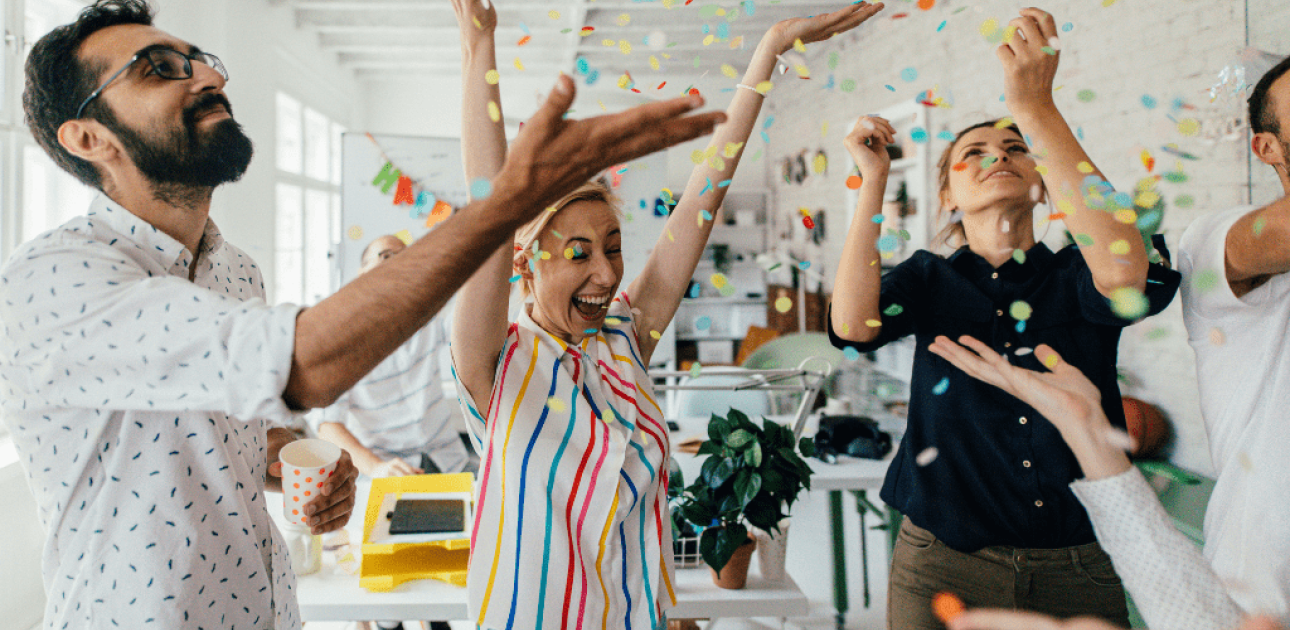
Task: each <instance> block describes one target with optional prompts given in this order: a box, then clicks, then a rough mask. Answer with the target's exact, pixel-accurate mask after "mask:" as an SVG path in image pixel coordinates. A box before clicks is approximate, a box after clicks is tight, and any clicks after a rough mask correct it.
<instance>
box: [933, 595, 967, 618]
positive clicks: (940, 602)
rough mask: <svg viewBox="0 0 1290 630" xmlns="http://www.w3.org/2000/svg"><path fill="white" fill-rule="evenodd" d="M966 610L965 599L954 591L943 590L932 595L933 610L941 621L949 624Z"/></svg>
mask: <svg viewBox="0 0 1290 630" xmlns="http://www.w3.org/2000/svg"><path fill="white" fill-rule="evenodd" d="M965 610H966V607H965V606H964V605H963V600H961V599H959V598H958V597H957V596H956V595H954V594H953V593H944V592H942V593H937V594H936V595H934V596H932V612H934V613H936V618H937V619H940V620H941V623H947V624H948V623H949V622H951V621H953V620H954V619H955V618H956V617H958V616H959V615H961V614H963V612H964V611H965Z"/></svg>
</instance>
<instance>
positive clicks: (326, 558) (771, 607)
mask: <svg viewBox="0 0 1290 630" xmlns="http://www.w3.org/2000/svg"><path fill="white" fill-rule="evenodd" d="M370 487H371V484H370V482H365V481H360V482H359V486H358V502H357V503H356V505H359V506H366V505H367V496H368V491H369V489H370ZM268 496H269V497H279V498H278V499H277V501H276V503H277V505H270V506H269V509H270V510H272V512H271V514H274V515H278V514H280V513H281V498H280V495H276V494H269V495H268ZM360 511H361V510H360ZM345 529H347V530H348V531H349V533H350V540H351V541H353V542H354V543H356V544H357V543H359V542H360V541H361V540H362V529H363V525H362V519H361V517H359V516H358V515H356V516H355V517H354V518H351V519H350V522H349V524H348V525H347V526H346V528H345ZM674 586H675V588H676V599H677V603H676V606H675V607H674V608H672V609H671V610H670V611H668V616H669V617H670V618H673V619H716V618H735V617H797V616H802V615H805V614H807V612H808V609H809V602H808V600H807V598H806V595H805V594H803V593H802V589H801V588H799V587H798V586H797V583H796V582H793V581H792V579H791V578H790V579H787V580H785V581H784V582H782V583H770V582H767V581H765V580H763V579H762V578H761V576H760V575H758V574H757V571H756V564H755V562H754V566H753V568H752V570H750V571H749V576H748V584H747V586H746V587H745V588H743V589H742V590H737V591H731V590H726V589H722V588H718V587H717V586H716V585H714V584H713V583H712V577H711V575H710V574H709V573H708V568H707V567H701V568H698V569H681V570H678V571H677V572H676V582H675V584H674ZM297 599H298V601H299V602H300V617H301V619H302V620H304V621H365V620H371V619H425V620H436V621H438V620H458V619H469V616H468V614H467V608H466V589H464V588H461V587H457V586H453V585H451V584H448V583H445V582H440V581H438V580H414V581H411V582H405V583H403V584H401V585H399V586H398V587H396V588H395V589H394V590H392V591H388V592H384V593H373V592H370V591H368V590H366V589H364V588H362V587H360V586H359V585H358V576H357V575H349V574H346V573H344V572H343V571H340V570H339V569H337V568H336V567H335V561H334V558H333V554H329V553H324V554H323V567H322V569H321V570H320V571H318V572H317V573H314V574H311V575H305V576H300V577H299V578H298V581H297Z"/></svg>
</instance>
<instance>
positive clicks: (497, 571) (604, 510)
mask: <svg viewBox="0 0 1290 630" xmlns="http://www.w3.org/2000/svg"><path fill="white" fill-rule="evenodd" d="M454 375H455V370H454ZM457 391H458V396H459V398H460V400H461V403H462V408H463V410H464V411H465V416H466V424H467V426H468V427H469V429H470V433H471V436H472V438H473V440H474V445H475V448H476V450H478V451H479V452H480V454H481V459H482V463H481V467H480V472H479V477H478V479H477V480H476V489H475V490H476V497H475V499H476V500H475V522H474V526H473V529H472V530H471V540H470V542H471V554H470V569H469V572H468V574H467V580H466V582H467V584H466V587H467V590H468V591H469V594H468V597H469V600H470V614H471V616H472V618H473V619H475V621H476V623H477V624H478V625H479V626H480V627H482V628H489V629H493V630H512V629H513V628H535V629H536V628H569V629H571V630H593V629H594V630H605V629H607V628H627V629H628V630H634V629H635V630H652V629H655V628H661V627H662V626H664V624H665V620H664V611H665V610H666V609H668V608H670V607H671V606H673V605H674V604H675V603H676V595H675V593H674V590H673V584H672V579H673V568H672V545H671V540H672V525H671V519H670V517H669V511H668V506H667V477H668V476H667V474H666V471H667V468H666V465H665V462H666V461H667V458H668V456H669V450H670V446H669V443H668V436H667V426H666V424H665V423H664V421H663V413H662V410H661V409H660V408H659V406H658V403H657V402H656V401H655V399H654V394H653V387H652V385H651V382H650V379H649V376H648V373H647V371H646V368H645V366H644V365H643V364H642V363H641V359H640V349H639V343H638V339H637V337H636V330H635V326H634V324H633V322H632V314H631V308H630V305H629V304H628V301H627V295H626V294H625V293H624V294H622V295H620V296H619V297H618V298H617V299H615V300H614V301H613V303H612V305H611V306H610V308H609V314H608V316H607V317H606V319H605V325H604V327H603V328H602V329H601V331H600V332H599V333H598V334H596V335H595V336H594V337H590V338H588V339H586V340H584V341H583V342H582V344H580V345H579V346H570V345H568V344H566V343H565V342H564V341H562V340H560V339H559V338H557V337H555V336H554V335H551V334H550V333H548V332H546V331H544V330H542V329H541V328H540V327H538V325H537V324H536V323H534V322H533V320H532V319H530V318H529V316H528V314H527V312H522V313H521V315H520V318H519V321H518V322H516V323H514V324H512V325H511V327H510V330H509V332H508V334H507V338H506V345H505V346H504V348H503V350H502V354H501V356H500V357H499V360H498V366H497V377H496V379H495V380H494V383H493V394H492V398H491V400H490V401H489V408H488V415H487V419H486V420H485V417H484V416H483V415H482V414H480V413H479V411H478V410H477V409H476V408H475V406H474V404H473V403H472V400H471V397H470V396H469V395H468V394H467V393H466V391H465V388H464V387H463V386H462V385H461V381H460V380H458V381H457Z"/></svg>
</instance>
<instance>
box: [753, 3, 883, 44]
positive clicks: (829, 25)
mask: <svg viewBox="0 0 1290 630" xmlns="http://www.w3.org/2000/svg"><path fill="white" fill-rule="evenodd" d="M882 8H883V4H882V3H881V2H879V3H877V4H870V3H868V2H861V3H859V4H852V5H847V6H846V7H844V8H841V9H838V10H837V11H834V12H832V13H824V14H821V15H815V16H811V17H809V18H789V19H787V20H783V21H781V22H779V23H777V24H775V25H774V26H772V27H770V30H769V31H766V36H765V38H763V41H767V42H768V43H772V44H773V45H774V50H775V51H776V54H778V53H783V52H786V51H787V50H788V49H789V48H792V47H793V45H794V44H795V43H796V42H798V41H801V42H802V43H803V44H809V43H811V42H818V41H821V40H825V39H828V38H830V37H833V36H834V35H837V34H838V33H845V32H847V31H849V30H851V29H853V28H855V27H857V26H860V24H861V23H862V22H864V21H865V20H867V19H869V18H871V17H873V16H874V14H876V13H878V12H879V11H881V10H882Z"/></svg>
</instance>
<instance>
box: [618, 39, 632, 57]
mask: <svg viewBox="0 0 1290 630" xmlns="http://www.w3.org/2000/svg"><path fill="white" fill-rule="evenodd" d="M618 50H620V51H622V53H623V54H624V55H630V54H632V44H631V42H629V41H627V40H625V39H622V40H619V41H618Z"/></svg>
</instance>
